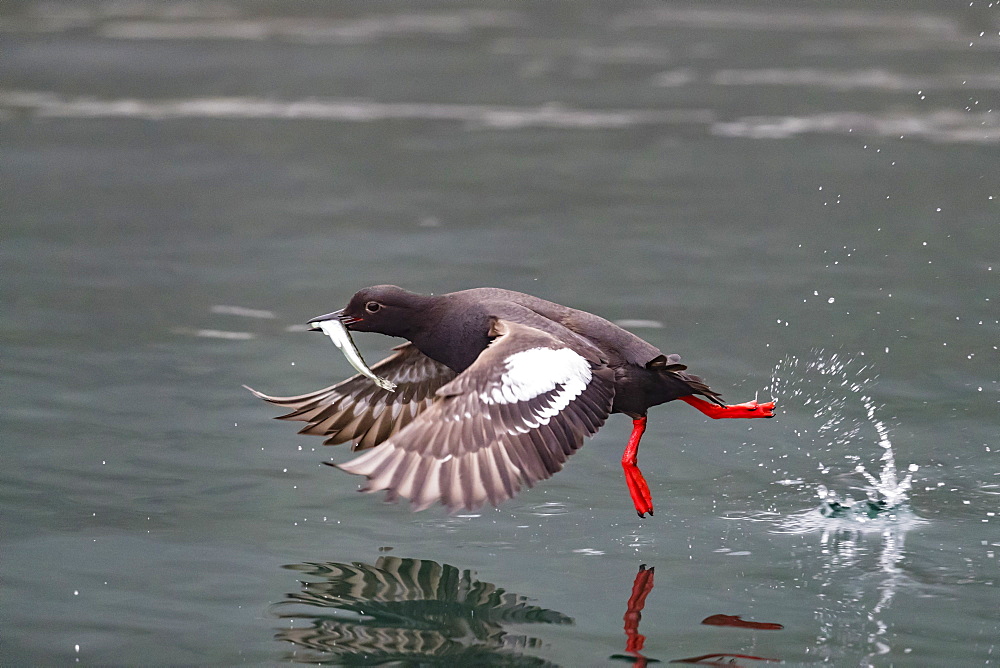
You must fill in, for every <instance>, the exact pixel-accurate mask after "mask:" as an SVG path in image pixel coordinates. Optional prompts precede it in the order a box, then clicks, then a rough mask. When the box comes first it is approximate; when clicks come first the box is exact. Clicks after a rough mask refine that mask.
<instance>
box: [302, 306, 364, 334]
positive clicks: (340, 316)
mask: <svg viewBox="0 0 1000 668" xmlns="http://www.w3.org/2000/svg"><path fill="white" fill-rule="evenodd" d="M326 320H339V321H340V322H341V323H343V325H344V327H347V326H348V325H352V324H354V323H356V322H360V321H361V318H355V317H354V316H351V315H347V314H346V313H344V309H340V310H339V311H334V312H333V313H327V314H326V315H320V316H317V317H315V318H310V319H309V323H308V324H309V331H310V332H322V331H323V330H322V329H320V328H319V323H321V322H324V321H326Z"/></svg>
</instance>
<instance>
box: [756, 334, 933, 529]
mask: <svg viewBox="0 0 1000 668" xmlns="http://www.w3.org/2000/svg"><path fill="white" fill-rule="evenodd" d="M876 379H877V375H876V374H875V373H874V370H873V368H872V366H871V364H868V363H865V362H863V361H862V359H861V358H860V356H859V357H854V356H849V355H844V354H841V353H827V352H825V351H823V350H818V349H816V350H813V351H812V359H811V360H809V361H808V362H803V361H802V360H800V359H799V358H798V357H795V356H789V357H786V358H785V359H784V360H782V361H781V362H779V363H778V364H777V365H775V368H774V372H773V374H772V378H771V383H770V387H769V389H770V391H771V393H772V396H776V397H780V398H781V399H782V400H783V404H779V405H783V406H784V408H783V411H782V412H784V413H786V414H787V412H788V411H789V410H794V407H795V406H796V405H797V404H798V405H801V406H803V407H806V408H810V409H812V417H813V418H814V419H815V420H817V421H818V426H816V427H811V426H799V427H792V430H793V432H794V434H795V436H796V437H797V438H799V439H801V440H802V441H804V442H805V444H804V445H803V447H802V448H800V452H801V453H802V454H803V455H805V457H807V458H810V459H814V460H816V468H817V469H818V471H819V472H820V474H821V475H823V476H824V477H826V476H829V475H834V476H838V478H843V477H845V476H847V475H849V474H860V476H861V477H862V478H863V480H864V483H862V484H859V485H855V486H852V487H851V488H850V489H853V490H858V491H861V492H862V493H863V497H862V498H855V496H853V495H852V494H851V493H850V492H844V493H841V492H838V491H836V490H834V489H832V488H831V487H830V486H829V485H830V483H829V480H825V481H824V482H819V483H817V482H810V481H808V480H807V479H806V477H805V476H803V475H802V474H801V472H800V471H796V472H795V475H792V474H790V473H788V472H786V471H782V472H780V473H779V471H778V470H775V471H774V473H776V474H779V475H782V474H783V476H784V479H782V480H779V481H778V484H782V485H786V486H790V487H795V488H797V489H800V490H803V491H811V492H813V493H815V495H816V496H818V497H819V501H820V503H819V506H818V507H817V506H814V507H812V508H808V509H806V510H803V511H800V512H796V513H792V514H791V515H788V516H786V517H783V518H780V519H778V521H777V522H776V527H775V531H778V532H782V533H807V532H814V531H818V532H827V531H830V530H833V531H882V530H884V529H885V528H886V527H887V526H888V525H895V526H902V527H904V528H907V527H909V526H912V525H914V524H916V523H920V522H921V521H922V520H920V518H919V517H917V516H916V515H915V514H914V513H913V512H912V511H911V510H910V509H909V506H908V500H909V491H910V489H911V488H912V486H913V476H914V474H915V473H916V472H917V471H918V470H919V466H917V465H916V464H910V465H909V466H907V467H906V473H905V474H904V475H900V470H899V468H898V467H897V465H896V456H895V452H894V450H893V445H892V441H891V439H890V438H889V429H888V427H887V426H886V424H885V422H884V421H883V420H882V419H881V418H880V417H879V410H880V408H881V407H880V406H879V405H878V404H876V402H875V400H874V399H872V397H871V394H870V393H869V388H870V387H871V386H872V385H873V384H874V382H875V380H876ZM872 441H874V442H875V443H877V445H878V447H879V448H881V455H880V457H879V458H878V460H877V461H876V462H872V463H870V464H868V465H866V463H865V462H864V461H863V458H864V455H863V453H864V452H865V450H866V449H867V447H869V445H870V444H871V443H872ZM838 460H843V461H844V462H845V463H846V464H847V465H848V466H850V467H851V468H850V469H849V472H848V471H844V470H843V468H842V466H840V465H838V464H837V461H838ZM772 461H773V460H772ZM837 469H841V472H840V473H838V472H837ZM869 469H871V470H869ZM873 471H874V473H873Z"/></svg>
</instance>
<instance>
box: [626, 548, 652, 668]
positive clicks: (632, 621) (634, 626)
mask: <svg viewBox="0 0 1000 668" xmlns="http://www.w3.org/2000/svg"><path fill="white" fill-rule="evenodd" d="M651 591H653V569H652V568H649V569H647V568H646V564H643V565H641V566H639V572H638V573H637V574H636V576H635V581H634V582H633V583H632V595H631V596H629V598H628V607H627V608H626V609H625V617H623V619H624V620H625V638H626V640H625V651H626V652H628V653H629V654H632V655H633V656H634V657H635V661H634V663H633V665H635V666H640V667H641V668H645V666H646V662H647V659H646V657H644V656H643V655H642V654H640V653H639V652H641V651H642V646H643V644H645V642H646V636H644V635H642V634H641V633H639V620H640V619H642V609H643V608H644V607H646V597H647V596H649V592H651Z"/></svg>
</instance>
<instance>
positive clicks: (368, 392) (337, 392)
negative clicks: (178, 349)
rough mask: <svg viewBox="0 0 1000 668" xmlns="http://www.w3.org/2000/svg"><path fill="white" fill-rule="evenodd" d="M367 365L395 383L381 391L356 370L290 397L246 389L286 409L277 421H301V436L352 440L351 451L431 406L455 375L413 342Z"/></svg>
mask: <svg viewBox="0 0 1000 668" xmlns="http://www.w3.org/2000/svg"><path fill="white" fill-rule="evenodd" d="M393 351H394V352H393V354H392V355H390V356H389V357H387V358H385V359H384V360H382V361H381V362H379V363H378V364H375V365H374V366H372V371H373V372H375V373H376V374H377V375H379V376H382V377H383V378H388V379H389V380H391V381H392V382H394V383H396V391H395V392H390V391H389V390H385V389H382V388H381V387H379V386H377V385H376V384H375V383H374V382H372V381H371V380H370V379H368V378H365V377H364V376H362V375H360V374H358V375H356V376H352V377H350V378H348V379H347V380H345V381H343V382H340V383H337V384H336V385H333V386H331V387H327V388H324V389H322V390H317V391H315V392H310V393H308V394H302V395H298V396H293V397H272V396H269V395H266V394H264V393H262V392H258V391H257V390H254V389H253V388H250V387H247V389H248V390H250V391H251V392H253V394H254V395H255V396H257V397H259V398H261V399H263V400H265V401H269V402H271V403H272V404H275V405H278V406H283V407H285V408H289V409H291V412H289V413H286V414H285V415H281V416H279V418H278V419H280V420H298V421H301V422H305V423H306V426H305V427H303V428H302V429H301V430H300V431H299V433H300V434H313V435H317V436H326V437H327V439H326V441H324V444H325V445H337V444H339V443H345V442H347V441H353V442H354V443H355V445H354V446H353V448H352V449H353V450H364V449H368V448H373V447H375V446H376V445H378V444H379V443H382V442H383V441H385V440H386V439H387V438H389V437H390V436H392V435H393V434H395V433H398V432H399V430H401V429H403V428H404V427H405V426H406V425H408V424H410V423H411V422H413V420H414V419H415V418H416V417H417V416H418V415H420V414H421V413H422V412H424V411H425V410H427V409H428V408H430V406H431V405H432V404H433V403H434V402H435V401H436V400H437V396H436V394H435V393H436V392H437V391H438V390H439V389H440V388H441V387H442V386H444V385H446V384H447V383H450V382H451V381H453V380H454V379H455V372H454V371H452V370H451V369H449V368H448V367H446V366H445V365H443V364H441V363H440V362H436V361H434V360H432V359H431V358H429V357H427V356H426V355H424V354H423V353H422V352H420V351H419V350H417V348H416V346H414V345H413V344H412V343H404V344H403V345H400V346H396V347H395V348H394V349H393Z"/></svg>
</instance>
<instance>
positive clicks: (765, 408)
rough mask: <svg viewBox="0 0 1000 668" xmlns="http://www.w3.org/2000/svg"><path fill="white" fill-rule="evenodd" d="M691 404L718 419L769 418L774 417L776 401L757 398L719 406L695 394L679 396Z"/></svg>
mask: <svg viewBox="0 0 1000 668" xmlns="http://www.w3.org/2000/svg"><path fill="white" fill-rule="evenodd" d="M677 398H678V399H680V400H681V401H683V402H684V403H686V404H688V405H689V406H694V407H695V408H697V409H698V410H700V411H701V412H702V413H704V414H705V415H707V416H708V417H710V418H712V419H713V420H718V419H719V418H769V417H774V402H773V401H768V402H766V403H763V404H761V403H757V400H756V399H754V400H753V401H748V402H746V403H744V404H734V405H732V406H719V405H718V404H713V403H712V402H710V401H705V400H704V399H699V398H698V397H696V396H694V395H689V396H686V397H677Z"/></svg>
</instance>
